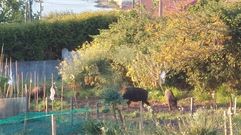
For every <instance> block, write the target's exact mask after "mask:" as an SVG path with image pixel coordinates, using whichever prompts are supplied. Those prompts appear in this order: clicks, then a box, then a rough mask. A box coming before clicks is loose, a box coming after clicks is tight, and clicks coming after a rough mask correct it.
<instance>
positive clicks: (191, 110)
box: [190, 97, 193, 115]
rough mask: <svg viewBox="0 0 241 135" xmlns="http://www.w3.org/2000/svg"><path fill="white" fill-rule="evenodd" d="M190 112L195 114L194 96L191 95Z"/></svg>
mask: <svg viewBox="0 0 241 135" xmlns="http://www.w3.org/2000/svg"><path fill="white" fill-rule="evenodd" d="M190 112H191V115H193V98H192V97H191V104H190Z"/></svg>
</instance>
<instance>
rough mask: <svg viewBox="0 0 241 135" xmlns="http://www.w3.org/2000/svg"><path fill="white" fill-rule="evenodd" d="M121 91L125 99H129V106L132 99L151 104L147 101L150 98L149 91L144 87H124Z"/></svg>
mask: <svg viewBox="0 0 241 135" xmlns="http://www.w3.org/2000/svg"><path fill="white" fill-rule="evenodd" d="M121 93H122V96H123V99H127V100H128V101H127V104H128V106H129V105H130V104H131V102H132V101H134V102H137V101H142V104H144V103H145V104H146V105H148V106H150V103H149V102H148V101H147V99H148V92H147V91H146V90H145V89H143V88H137V87H122V89H121Z"/></svg>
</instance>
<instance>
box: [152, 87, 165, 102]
mask: <svg viewBox="0 0 241 135" xmlns="http://www.w3.org/2000/svg"><path fill="white" fill-rule="evenodd" d="M148 99H149V100H152V101H161V102H165V97H164V96H163V92H162V91H160V90H151V91H150V92H148Z"/></svg>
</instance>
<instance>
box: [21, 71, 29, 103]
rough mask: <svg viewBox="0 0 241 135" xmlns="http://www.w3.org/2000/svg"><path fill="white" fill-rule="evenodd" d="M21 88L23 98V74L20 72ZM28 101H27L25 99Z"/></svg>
mask: <svg viewBox="0 0 241 135" xmlns="http://www.w3.org/2000/svg"><path fill="white" fill-rule="evenodd" d="M21 86H22V97H23V96H24V94H23V93H24V88H23V87H24V85H23V72H21ZM27 100H28V99H27Z"/></svg>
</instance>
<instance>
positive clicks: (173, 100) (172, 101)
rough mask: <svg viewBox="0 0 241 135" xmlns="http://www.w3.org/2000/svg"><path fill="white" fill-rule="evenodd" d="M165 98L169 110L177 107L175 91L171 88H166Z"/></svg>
mask: <svg viewBox="0 0 241 135" xmlns="http://www.w3.org/2000/svg"><path fill="white" fill-rule="evenodd" d="M165 98H166V101H167V104H168V107H169V110H170V111H171V110H172V109H174V108H175V109H177V100H176V98H175V97H174V95H173V93H172V91H171V90H166V91H165Z"/></svg>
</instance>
